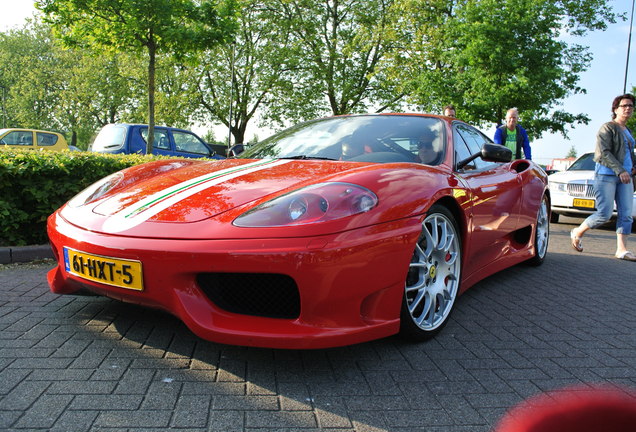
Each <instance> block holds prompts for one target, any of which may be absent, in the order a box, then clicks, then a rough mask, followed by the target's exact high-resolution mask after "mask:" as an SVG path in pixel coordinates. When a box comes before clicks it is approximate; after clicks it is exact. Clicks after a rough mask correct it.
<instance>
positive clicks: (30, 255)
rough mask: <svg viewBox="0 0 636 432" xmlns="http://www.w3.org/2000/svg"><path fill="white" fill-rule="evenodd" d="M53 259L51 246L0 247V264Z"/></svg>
mask: <svg viewBox="0 0 636 432" xmlns="http://www.w3.org/2000/svg"><path fill="white" fill-rule="evenodd" d="M48 258H51V259H52V258H53V251H52V250H51V246H50V245H48V244H46V245H34V246H7V247H0V264H13V263H24V262H30V261H35V260H39V259H48Z"/></svg>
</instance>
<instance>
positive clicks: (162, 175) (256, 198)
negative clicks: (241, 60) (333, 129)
mask: <svg viewBox="0 0 636 432" xmlns="http://www.w3.org/2000/svg"><path fill="white" fill-rule="evenodd" d="M402 165H405V168H407V167H410V166H413V165H414V164H402ZM383 166H385V167H386V165H385V164H363V163H350V162H339V161H297V160H285V159H283V160H240V159H228V160H224V161H218V162H216V161H215V162H203V161H190V160H187V161H181V160H180V161H174V160H172V161H158V162H150V163H147V164H144V165H140V166H137V167H133V168H129V169H128V170H125V171H122V172H121V173H118V174H116V175H115V177H114V178H113V179H111V181H110V182H107V184H106V186H104V187H100V188H96V189H97V190H96V191H94V192H91V194H89V195H88V198H86V199H85V198H83V197H82V199H80V200H79V201H80V202H79V203H77V202H74V201H78V200H77V198H75V199H73V200H71V201H70V202H69V204H68V205H67V206H65V207H64V208H63V209H62V211H61V215H62V217H64V219H66V220H67V221H69V222H71V223H72V224H73V225H76V226H78V227H81V228H84V229H87V230H90V231H93V232H102V233H109V234H115V233H122V234H125V235H132V236H157V235H159V236H164V235H165V236H169V237H170V236H172V235H176V236H178V237H181V238H183V237H190V234H187V232H188V231H189V230H194V229H198V227H199V225H200V224H198V222H201V221H204V220H210V219H212V221H210V222H208V223H206V230H207V229H208V227H209V226H210V225H213V224H217V225H219V227H221V226H222V227H223V230H224V231H225V232H226V234H229V233H227V230H228V229H232V228H233V227H232V226H231V222H232V220H233V219H234V218H235V217H236V216H238V215H239V214H242V213H243V212H245V211H247V210H248V209H250V208H252V207H253V206H255V205H257V204H260V203H262V202H264V201H267V200H269V199H271V198H273V197H276V196H279V195H281V194H284V193H287V192H291V191H294V190H296V189H299V188H302V187H304V186H308V185H311V184H316V183H320V182H322V181H355V180H359V179H360V178H361V176H362V177H364V178H367V179H368V178H371V179H373V178H375V179H376V181H380V180H377V179H378V178H381V177H382V174H381V172H385V175H386V176H388V175H389V174H388V173H390V175H391V176H395V175H396V171H395V167H393V168H392V169H391V170H387V168H388V167H387V168H383ZM398 171H403V172H404V174H403V176H400V177H404V178H405V179H408V178H410V177H412V176H411V173H410V171H411V170H409V169H403V170H398ZM374 172H375V173H374ZM384 182H385V183H386V179H385V180H384ZM397 184H399V182H397V183H396V185H397ZM93 188H95V187H93ZM89 189H90V188H89ZM102 189H103V190H105V191H103V190H102ZM81 195H82V194H80V197H81ZM402 205H403V204H402ZM413 211H415V209H413ZM166 224H168V225H170V226H171V227H170V230H169V231H170V233H168V230H167V229H165V228H167V225H166ZM177 225H181V226H183V227H181V228H179V227H178V226H177ZM219 229H220V228H219ZM160 231H162V233H160ZM177 233H178V234H177ZM192 236H193V237H196V236H195V235H192Z"/></svg>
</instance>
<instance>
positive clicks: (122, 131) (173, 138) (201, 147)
mask: <svg viewBox="0 0 636 432" xmlns="http://www.w3.org/2000/svg"><path fill="white" fill-rule="evenodd" d="M147 137H148V125H144V124H129V123H118V124H108V125H106V126H104V127H103V128H102V129H101V130H100V131H99V133H98V134H97V137H95V141H94V142H93V144H92V145H91V147H90V150H91V151H94V152H99V153H125V154H134V153H139V154H145V153H146V143H147V141H146V138H147ZM152 154H154V155H162V156H180V157H188V158H202V157H207V158H212V159H225V157H224V156H222V155H219V154H217V152H216V151H215V149H213V148H211V147H210V146H209V145H208V144H207V143H206V142H205V141H203V140H202V139H201V138H199V136H197V135H196V134H195V133H194V132H191V131H189V130H185V129H177V128H173V127H166V126H155V138H154V143H153V146H152Z"/></svg>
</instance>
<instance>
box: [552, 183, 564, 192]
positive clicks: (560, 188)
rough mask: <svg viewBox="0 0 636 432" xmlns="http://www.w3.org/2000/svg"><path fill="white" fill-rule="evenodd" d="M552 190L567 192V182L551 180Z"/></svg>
mask: <svg viewBox="0 0 636 432" xmlns="http://www.w3.org/2000/svg"><path fill="white" fill-rule="evenodd" d="M549 186H550V190H551V191H555V192H567V191H568V188H567V183H556V182H550V185H549Z"/></svg>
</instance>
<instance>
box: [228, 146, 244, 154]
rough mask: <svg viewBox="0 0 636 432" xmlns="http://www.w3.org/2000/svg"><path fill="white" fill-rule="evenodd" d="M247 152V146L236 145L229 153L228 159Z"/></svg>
mask: <svg viewBox="0 0 636 432" xmlns="http://www.w3.org/2000/svg"><path fill="white" fill-rule="evenodd" d="M244 151H245V146H244V145H243V144H234V145H233V146H232V147H230V149H229V150H228V151H227V155H228V157H236V156H238V155H240V154H241V153H243V152H244Z"/></svg>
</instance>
